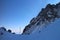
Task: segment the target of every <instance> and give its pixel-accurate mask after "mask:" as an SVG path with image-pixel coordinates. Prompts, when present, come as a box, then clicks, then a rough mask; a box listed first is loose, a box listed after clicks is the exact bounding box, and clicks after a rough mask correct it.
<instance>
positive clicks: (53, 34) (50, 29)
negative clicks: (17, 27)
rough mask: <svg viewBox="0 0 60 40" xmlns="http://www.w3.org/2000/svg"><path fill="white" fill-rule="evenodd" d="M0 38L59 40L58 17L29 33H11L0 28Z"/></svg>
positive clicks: (11, 39)
mask: <svg viewBox="0 0 60 40" xmlns="http://www.w3.org/2000/svg"><path fill="white" fill-rule="evenodd" d="M1 32H2V33H3V35H1ZM0 40H60V19H58V20H55V22H52V23H50V24H49V25H47V26H46V27H45V28H43V29H42V30H41V31H40V32H39V29H38V30H36V31H35V33H32V34H30V35H20V34H12V33H9V32H7V31H4V30H2V29H0Z"/></svg>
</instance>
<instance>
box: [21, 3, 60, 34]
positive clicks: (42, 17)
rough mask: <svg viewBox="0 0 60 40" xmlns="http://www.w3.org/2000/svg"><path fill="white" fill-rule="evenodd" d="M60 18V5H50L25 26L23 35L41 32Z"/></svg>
mask: <svg viewBox="0 0 60 40" xmlns="http://www.w3.org/2000/svg"><path fill="white" fill-rule="evenodd" d="M58 18H60V3H58V4H56V5H54V4H53V5H51V4H48V5H47V6H46V7H45V8H42V9H41V11H40V12H39V14H38V15H37V16H36V17H34V18H32V19H31V21H30V23H29V24H28V25H27V26H25V29H24V30H23V33H22V34H31V33H34V31H35V30H36V29H40V31H41V29H43V27H45V26H46V25H48V24H50V23H51V22H54V21H55V20H56V19H58ZM42 25H43V26H42Z"/></svg>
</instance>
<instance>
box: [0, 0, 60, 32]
mask: <svg viewBox="0 0 60 40" xmlns="http://www.w3.org/2000/svg"><path fill="white" fill-rule="evenodd" d="M58 2H59V0H54V1H53V0H0V26H4V27H6V28H7V29H11V30H12V31H15V32H16V33H19V32H20V29H21V30H22V29H23V28H24V27H25V26H26V25H27V24H29V21H30V20H31V19H32V18H33V17H35V16H37V14H38V13H39V12H40V10H41V9H42V8H44V7H45V6H46V5H47V4H48V3H51V4H56V3H58Z"/></svg>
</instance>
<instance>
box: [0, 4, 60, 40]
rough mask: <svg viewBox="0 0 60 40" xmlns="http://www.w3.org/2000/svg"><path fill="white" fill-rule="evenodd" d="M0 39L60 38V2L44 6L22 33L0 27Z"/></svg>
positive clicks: (52, 39) (55, 39)
mask: <svg viewBox="0 0 60 40" xmlns="http://www.w3.org/2000/svg"><path fill="white" fill-rule="evenodd" d="M26 34H29V35H26ZM0 40H60V3H58V4H56V5H50V4H48V5H47V6H46V8H43V9H42V10H41V12H40V13H39V14H38V16H36V17H34V18H33V19H32V20H31V21H30V23H29V24H28V25H27V26H26V27H25V29H24V30H23V33H22V34H12V33H11V32H8V31H7V30H6V29H5V28H3V27H0Z"/></svg>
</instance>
